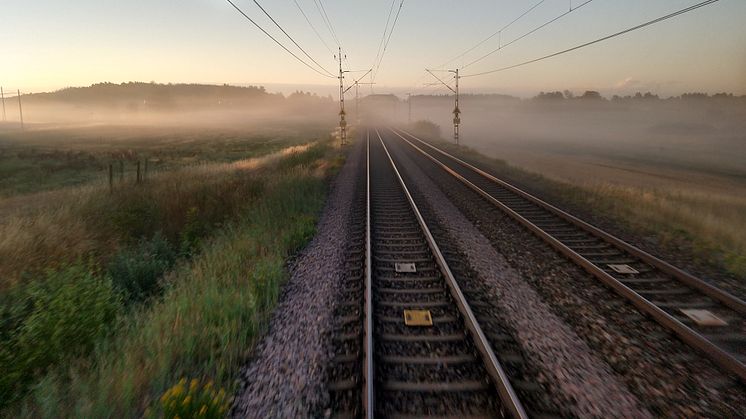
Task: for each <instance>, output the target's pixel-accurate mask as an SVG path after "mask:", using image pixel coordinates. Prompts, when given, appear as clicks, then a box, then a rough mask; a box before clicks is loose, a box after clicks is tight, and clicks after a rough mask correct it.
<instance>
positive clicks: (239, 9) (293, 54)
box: [225, 0, 334, 78]
mask: <svg viewBox="0 0 746 419" xmlns="http://www.w3.org/2000/svg"><path fill="white" fill-rule="evenodd" d="M225 1H227V2H228V3H229V4H230V5H231V6H233V8H234V9H236V10H237V11H238V13H240V14H241V15H242V16H243V17H245V18H246V19H247V20H248V21H249V22H251V23H252V24H253V25H254V26H256V27H257V29H259V30H260V31H262V33H264V34H265V35H267V36H268V37H269V38H270V39H271V40H273V41H274V42H275V43H276V44H277V45H279V46H280V47H281V48H282V49H284V50H285V51H286V52H287V53H288V54H290V55H292V56H293V58H295V59H296V60H298V61H300V62H301V64H303V65H305V66H306V67H308V68H310V69H311V70H313V71H315V72H316V73H318V74H320V75H322V76H324V77H330V78H334V76H330V75H328V74H324V73H322V72H321V71H319V70H318V69H316V67H314V66H312V65H311V64H308V63H307V62H306V61H304V60H303V59H302V58H300V57H299V56H298V55H296V54H295V53H294V52H293V51H290V50H289V49H288V47H286V46H285V45H283V44H282V43H281V42H280V41H278V40H277V38H275V37H274V36H272V35H271V34H270V33H269V32H267V31H266V30H265V29H264V28H262V27H261V26H260V25H259V24H258V23H256V21H254V19H252V18H251V17H249V15H247V14H246V13H245V12H244V11H243V10H241V8H240V7H238V6H237V5H236V4H235V3H233V1H231V0H225Z"/></svg>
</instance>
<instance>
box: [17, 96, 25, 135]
mask: <svg viewBox="0 0 746 419" xmlns="http://www.w3.org/2000/svg"><path fill="white" fill-rule="evenodd" d="M18 113H19V114H20V115H21V129H22V130H23V129H24V126H23V106H21V90H20V89H19V90H18Z"/></svg>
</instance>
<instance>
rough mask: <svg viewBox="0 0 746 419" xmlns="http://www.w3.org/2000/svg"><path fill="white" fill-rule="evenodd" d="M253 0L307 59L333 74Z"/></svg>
mask: <svg viewBox="0 0 746 419" xmlns="http://www.w3.org/2000/svg"><path fill="white" fill-rule="evenodd" d="M253 1H254V4H256V5H257V7H259V9H261V10H262V12H263V13H264V14H265V15H266V16H267V17H268V18H269V20H271V21H272V23H274V24H275V26H277V28H278V29H280V30H281V31H282V33H284V34H285V36H287V37H288V39H289V40H290V41H291V42H292V43H293V44H294V45H295V46H296V47H298V49H299V50H301V52H303V54H304V55H305V56H306V57H308V59H309V60H311V61H312V62H313V63H314V64H316V65H317V66H318V67H319V68H320V69H322V70H323V71H325V72H327V73H328V74H329V75H330V76H333V75H334V74H332V73H331V72H330V71H329V70H327V69H326V68H324V66H322V65H321V64H319V63H318V62H317V61H316V60H314V59H313V57H311V56H310V55H309V54H308V53H307V52H306V50H304V49H303V47H301V46H300V45H298V43H297V42H295V39H293V37H292V36H290V34H289V33H287V31H285V29H284V28H283V27H282V26H280V24H279V23H277V21H276V20H275V19H274V18H273V17H272V15H270V14H269V13H267V11H266V10H265V9H264V7H262V5H261V4H259V2H258V1H257V0H253Z"/></svg>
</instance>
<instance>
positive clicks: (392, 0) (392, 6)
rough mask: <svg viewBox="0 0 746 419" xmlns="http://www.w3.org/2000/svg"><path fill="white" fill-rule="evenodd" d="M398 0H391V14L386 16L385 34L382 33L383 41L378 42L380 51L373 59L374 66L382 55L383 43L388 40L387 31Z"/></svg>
mask: <svg viewBox="0 0 746 419" xmlns="http://www.w3.org/2000/svg"><path fill="white" fill-rule="evenodd" d="M395 4H396V0H391V7H390V8H389V15H388V16H387V17H386V26H384V27H383V34H382V35H381V42H379V43H378V51H376V58H374V59H373V67H375V66H376V63H378V57H380V56H381V50H383V43H384V42H385V41H386V32H388V31H389V23H390V22H391V15H392V14H393V13H394V5H395Z"/></svg>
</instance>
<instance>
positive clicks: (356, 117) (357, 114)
mask: <svg viewBox="0 0 746 419" xmlns="http://www.w3.org/2000/svg"><path fill="white" fill-rule="evenodd" d="M340 71H341V70H340ZM371 71H373V69H372V68H371V69H370V70H368V71H367V72H365V74H363V75H362V76H361V77H360V78H358V79H357V80H355V81H353V82H352V86H350V87H348V88H346V89H344V90H343V91H342V96H344V94H345V93H347V91H348V90H350V89H352V88H353V87H355V119H356V121H357V123H358V124H359V123H360V114H359V113H358V109H359V103H358V102H359V100H360V89H359V88H358V86H359V85H361V84H370V85H372V84H373V83H360V80H362V79H363V78H365V76H367V75H368V73H370V72H371Z"/></svg>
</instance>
